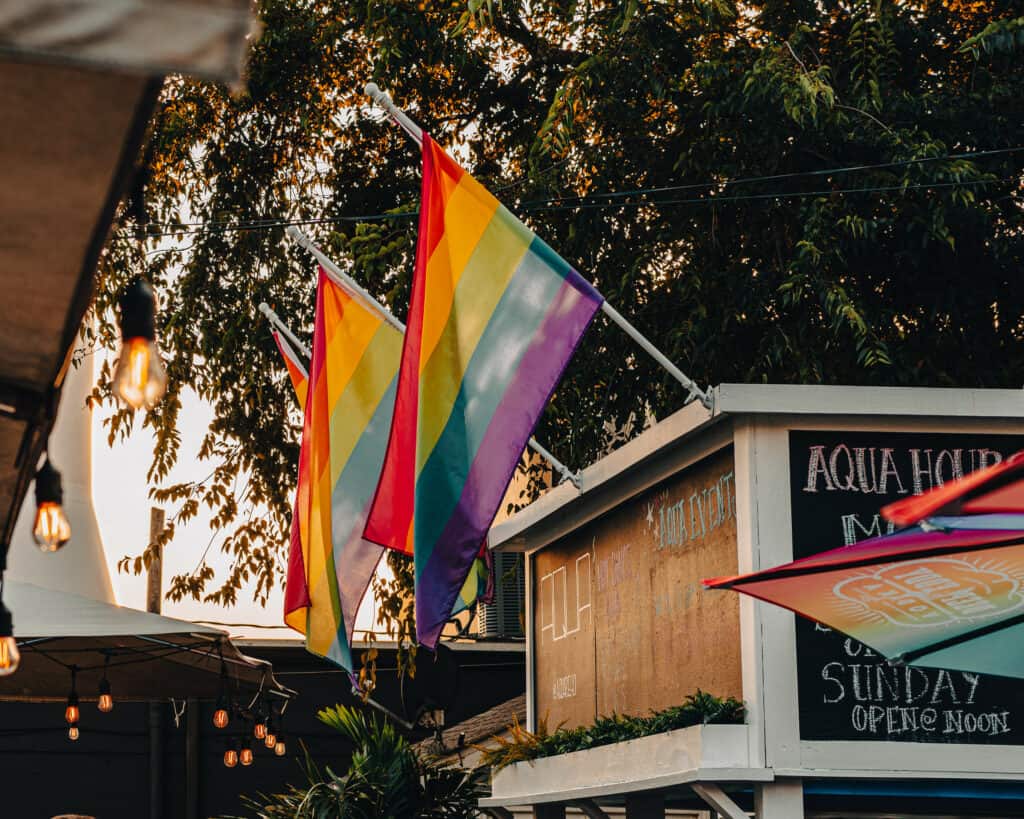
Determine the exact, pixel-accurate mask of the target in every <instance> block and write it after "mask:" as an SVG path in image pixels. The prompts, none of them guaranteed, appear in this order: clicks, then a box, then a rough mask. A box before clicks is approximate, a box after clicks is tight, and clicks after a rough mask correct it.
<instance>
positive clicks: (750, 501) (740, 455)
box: [733, 418, 765, 766]
mask: <svg viewBox="0 0 1024 819" xmlns="http://www.w3.org/2000/svg"><path fill="white" fill-rule="evenodd" d="M733 472H734V475H735V477H734V486H735V489H736V552H737V564H738V565H737V568H738V570H739V573H740V574H747V573H748V572H753V571H756V570H757V569H758V568H759V567H760V566H759V561H758V554H757V526H756V523H755V522H756V520H757V506H758V496H757V453H756V448H755V441H754V425H753V423H751V421H749V420H748V419H745V418H744V419H741V420H739V421H738V422H737V423H736V426H735V430H734V433H733ZM739 598H740V599H739V603H740V671H741V675H742V681H743V701H744V703H745V704H746V707H747V723H748V724H749V725H750V726H751V731H750V762H751V765H760V766H763V765H764V764H765V734H764V709H765V701H764V667H763V664H762V661H761V658H762V640H761V607H759V606H757V605H756V602H757V601H755V600H754V599H753V598H750V597H748V596H747V595H745V594H741V595H739Z"/></svg>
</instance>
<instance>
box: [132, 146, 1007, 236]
mask: <svg viewBox="0 0 1024 819" xmlns="http://www.w3.org/2000/svg"><path fill="white" fill-rule="evenodd" d="M1018 151H1024V145H1018V146H1015V147H1012V148H993V149H991V150H985V151H966V152H962V153H958V154H943V155H942V156H929V157H918V158H917V159H903V160H894V161H892V162H879V163H875V164H868V165H843V166H839V167H835V168H823V169H819V170H813V171H793V172H790V173H780V174H771V175H768V176H745V177H739V178H736V179H719V180H710V181H707V182H693V183H689V184H686V185H665V186H661V187H652V188H631V189H628V190H624V191H615V192H609V193H593V194H586V195H584V196H558V197H549V198H546V199H536V200H528V201H526V202H523V203H521V206H522V207H524V208H530V207H532V206H536V205H543V204H551V203H563V202H574V201H586V202H590V201H593V200H600V199H621V198H625V197H628V196H644V195H648V194H652V193H668V192H676V191H685V190H703V189H705V188H714V187H728V186H731V185H747V184H753V183H755V182H778V181H780V180H784V179H798V178H801V177H806V176H811V177H818V176H833V175H836V174H842V173H855V172H858V171H873V170H882V169H885V168H897V167H905V166H910V165H920V164H923V163H926V162H947V161H950V160H957V159H976V158H979V157H986V156H995V155H999V154H1008V153H1015V152H1018ZM558 164H559V163H555V165H553V166H551V167H552V168H554V167H556V166H557V165H558ZM546 170H550V168H548V169H546ZM524 181H525V178H524V179H520V180H518V181H516V182H512V183H510V184H508V185H505V186H504V187H499V188H494V192H495V193H500V192H501V191H503V190H507V189H508V188H511V187H515V186H517V185H521V184H522V183H523V182H524ZM416 215H418V214H416V213H413V212H408V213H377V214H370V215H367V216H337V217H322V218H310V219H304V220H282V219H279V218H271V217H268V218H265V219H249V220H242V221H239V222H231V221H227V220H223V221H206V222H149V223H148V224H149V225H154V226H157V227H171V228H189V227H200V228H208V227H211V226H221V225H225V226H230V227H235V228H238V229H241V228H243V227H279V226H281V225H296V226H302V225H316V224H323V223H325V222H342V221H346V222H349V221H352V222H358V221H371V220H379V219H389V218H390V219H402V218H411V217H413V216H416ZM176 232H178V231H176ZM124 233H129V234H131V235H132V236H133V237H137V236H138V234H139V232H138V231H124ZM165 235H170V234H154V233H144V236H146V237H148V236H154V237H156V236H165Z"/></svg>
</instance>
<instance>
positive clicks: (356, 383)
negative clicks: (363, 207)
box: [274, 272, 490, 671]
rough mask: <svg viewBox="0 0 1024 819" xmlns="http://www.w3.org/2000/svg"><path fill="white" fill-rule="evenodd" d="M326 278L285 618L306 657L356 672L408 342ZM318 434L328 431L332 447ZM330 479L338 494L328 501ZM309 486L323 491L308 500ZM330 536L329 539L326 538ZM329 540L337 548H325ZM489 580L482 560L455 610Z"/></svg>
mask: <svg viewBox="0 0 1024 819" xmlns="http://www.w3.org/2000/svg"><path fill="white" fill-rule="evenodd" d="M320 275H321V280H320V285H319V288H318V294H317V321H316V327H315V329H314V337H313V362H311V365H310V366H311V369H312V370H313V372H314V374H315V379H314V380H315V382H316V383H315V384H314V387H313V391H312V392H313V395H315V396H318V402H319V403H316V404H315V405H312V406H311V407H310V408H309V411H308V412H307V413H306V421H305V424H304V428H303V445H302V450H301V452H300V454H299V480H298V486H297V487H296V498H295V506H294V511H293V514H292V531H291V545H290V548H289V561H288V575H287V580H286V584H285V622H286V623H287V624H288V625H289V626H291V627H292V628H294V629H295V630H296V631H299V632H300V633H302V634H305V635H306V647H307V649H308V650H309V651H311V652H313V653H314V654H318V655H320V656H322V657H327V658H328V659H331V660H333V661H334V662H336V663H338V664H339V665H341V666H343V667H344V668H346V669H348V670H349V671H352V670H353V668H352V656H351V645H352V634H353V631H354V629H355V618H356V615H357V613H358V611H359V606H360V604H361V603H362V599H363V597H364V596H365V594H366V590H367V588H368V586H369V584H370V579H371V578H372V576H373V573H374V572H375V571H376V568H377V564H378V562H379V561H380V557H381V554H382V550H381V548H380V547H379V546H378V545H376V544H374V543H370V542H368V541H366V540H364V539H363V537H362V532H363V527H364V524H365V520H366V513H367V511H368V506H369V503H370V501H371V499H372V497H373V491H374V489H375V488H376V485H377V482H376V479H377V476H378V475H379V474H380V469H381V465H382V463H383V461H384V452H385V449H386V445H387V434H388V430H389V429H390V428H391V412H392V408H393V406H394V390H395V381H396V378H397V375H398V366H399V363H400V360H401V349H402V336H401V333H399V332H398V331H397V330H395V329H394V328H392V327H391V326H390V325H389V324H387V323H386V322H384V321H383V320H382V319H381V317H380V314H379V313H377V312H376V311H374V310H370V309H368V308H367V307H365V306H364V305H363V304H362V303H361V302H360V301H359V300H358V299H357V298H355V297H353V296H352V295H351V294H349V293H348V292H347V291H345V290H343V289H341V288H339V287H338V286H337V285H335V284H334V283H333V282H331V281H330V280H329V279H326V277H325V276H324V274H323V272H321V274H320ZM274 339H275V341H276V342H277V344H278V348H279V349H280V350H281V355H282V356H283V357H284V361H285V366H286V367H287V369H288V374H289V376H290V377H291V379H292V385H293V386H294V387H295V394H296V398H297V399H298V401H299V404H300V406H302V407H303V409H306V399H307V395H308V394H309V384H310V379H309V376H308V373H307V370H306V366H305V363H304V362H303V360H302V357H301V356H300V355H299V354H298V353H297V352H296V351H295V350H294V348H292V347H291V345H290V344H288V341H287V340H286V339H285V338H283V337H281V336H280V334H278V333H276V332H275V333H274ZM319 342H322V344H320V346H319V347H318V343H319ZM318 349H319V350H320V351H321V355H320V356H319V358H318V356H317V351H318ZM324 362H327V365H326V367H325V366H324ZM329 408H333V410H330V409H329ZM321 430H329V432H328V436H327V439H326V441H325V440H324V437H323V436H322V435H320V431H321ZM307 431H308V433H309V434H308V435H307ZM307 441H309V445H307ZM327 453H329V455H328V454H327ZM314 471H317V474H320V476H321V477H320V479H319V480H315V479H314V477H313V476H314ZM327 475H329V480H330V485H333V487H334V488H333V490H332V491H331V493H330V502H329V503H328V504H326V505H325V504H324V503H323V502H322V499H323V498H325V497H326V495H325V494H324V493H325V492H326V485H327V484H326V483H325V476H327ZM310 486H317V487H319V493H318V494H311V492H310ZM311 527H312V528H311ZM327 531H329V532H330V533H331V536H330V538H327V537H326V536H325V532H327ZM327 543H331V547H330V548H329V549H328V548H326V547H325V544H327ZM307 546H308V547H311V548H307ZM332 578H333V581H332ZM489 581H490V574H489V573H488V570H487V566H486V564H485V562H484V560H483V559H481V560H479V561H478V562H477V564H476V565H475V567H474V571H473V572H472V573H471V574H470V576H469V577H468V578H467V580H466V583H465V585H464V587H463V589H462V590H461V592H460V594H459V597H458V599H457V600H456V602H455V604H454V606H453V610H452V614H453V615H455V614H458V613H459V612H461V611H463V610H464V609H468V608H469V607H470V606H472V605H473V603H475V602H476V601H477V600H478V599H484V600H486V599H487V598H486V595H487V594H488V593H489V590H490V586H489ZM342 623H343V624H344V628H342Z"/></svg>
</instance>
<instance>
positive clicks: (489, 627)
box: [478, 552, 526, 640]
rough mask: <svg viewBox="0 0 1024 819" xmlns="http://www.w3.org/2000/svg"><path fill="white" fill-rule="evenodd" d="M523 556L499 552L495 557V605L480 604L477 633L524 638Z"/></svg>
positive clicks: (492, 636)
mask: <svg viewBox="0 0 1024 819" xmlns="http://www.w3.org/2000/svg"><path fill="white" fill-rule="evenodd" d="M524 562H525V561H524V558H523V555H521V554H519V553H517V552H498V553H497V554H495V555H494V602H493V603H491V604H490V605H486V604H483V603H481V604H480V613H479V621H478V622H479V627H478V633H479V635H480V636H481V637H487V638H490V639H504V640H507V639H520V640H521V639H522V638H523V617H524V612H525V611H526V584H525V582H524V578H523V564H524Z"/></svg>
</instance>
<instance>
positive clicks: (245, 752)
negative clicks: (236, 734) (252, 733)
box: [238, 737, 252, 768]
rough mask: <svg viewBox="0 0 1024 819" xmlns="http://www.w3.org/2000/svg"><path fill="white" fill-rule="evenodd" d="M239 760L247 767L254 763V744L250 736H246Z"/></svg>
mask: <svg viewBox="0 0 1024 819" xmlns="http://www.w3.org/2000/svg"><path fill="white" fill-rule="evenodd" d="M238 761H239V762H241V763H242V765H243V766H245V767H246V768H248V767H249V766H250V765H252V744H251V743H250V742H249V738H248V737H246V738H245V742H243V743H242V750H241V752H240V753H239V754H238Z"/></svg>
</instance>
